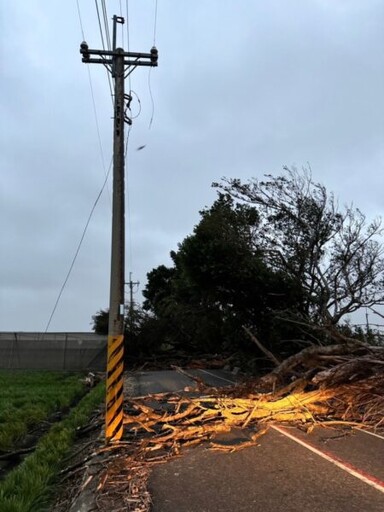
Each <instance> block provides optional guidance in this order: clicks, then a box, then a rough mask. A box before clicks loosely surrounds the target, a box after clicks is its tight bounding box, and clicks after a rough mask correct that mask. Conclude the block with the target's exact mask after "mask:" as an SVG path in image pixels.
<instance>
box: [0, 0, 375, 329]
mask: <svg viewBox="0 0 384 512" xmlns="http://www.w3.org/2000/svg"><path fill="white" fill-rule="evenodd" d="M155 3H156V2H155V1H154V0H129V2H128V7H129V43H130V50H131V51H140V52H148V51H149V50H150V48H151V46H152V45H153V42H154V19H155ZM120 5H121V6H122V11H123V12H122V15H123V16H126V2H125V1H121V2H118V1H112V0H107V9H108V16H109V17H112V15H113V14H118V15H120V14H121V13H120ZM79 6H80V12H81V19H82V24H83V29H84V35H85V39H86V41H87V42H88V45H89V47H90V48H101V40H100V32H99V26H98V20H97V15H96V8H95V2H94V1H93V0H79ZM0 9H1V13H0V19H1V26H0V32H1V36H0V37H1V55H0V58H1V89H2V90H1V95H0V116H1V151H0V162H1V163H0V165H1V191H0V193H1V197H0V230H1V265H0V272H1V278H0V286H1V297H0V299H1V304H0V330H1V331H5V330H14V331H22V330H24V331H43V330H45V328H46V325H47V322H48V319H49V316H50V314H51V312H52V308H53V306H54V304H55V301H56V299H57V296H58V293H59V291H60V288H61V286H62V284H63V281H64V278H65V276H66V274H67V272H68V269H69V266H70V264H71V261H72V258H73V256H74V253H75V251H76V248H77V245H78V243H79V240H80V237H81V234H82V231H83V229H84V226H85V223H86V220H87V217H88V215H89V212H90V210H91V208H92V205H93V203H94V201H95V199H96V197H97V195H98V193H99V191H100V189H101V186H102V184H103V181H104V176H105V172H106V169H107V168H108V165H109V162H110V159H111V148H112V120H111V117H112V103H111V96H110V91H109V87H108V80H107V73H106V71H105V69H104V67H103V66H101V65H91V66H89V65H86V64H83V63H82V62H81V56H80V54H79V45H80V43H81V41H82V39H83V36H82V31H81V27H80V23H79V16H78V11H77V5H76V1H75V0H72V1H69V0H68V1H65V2H63V1H62V0H60V1H56V0H50V1H47V0H46V1H43V0H33V1H31V2H26V1H25V0H12V1H11V0H8V1H6V0H3V1H2V2H1V8H0ZM383 26H384V2H383V1H382V0H268V1H265V0H253V1H251V0H242V1H241V0H228V1H225V0H209V1H208V0H204V1H203V0H194V1H192V0H188V1H187V0H158V11H157V24H156V33H155V42H156V46H157V48H158V50H159V67H158V68H156V69H153V70H152V71H151V76H150V83H151V89H152V96H153V101H154V111H153V109H152V101H151V95H150V93H149V87H148V73H149V68H137V69H136V70H135V71H134V72H133V74H132V89H133V90H134V91H135V93H136V94H137V95H138V97H139V98H140V102H141V113H140V116H139V117H138V118H137V119H135V120H134V124H133V128H132V131H131V134H130V139H129V149H128V156H127V169H126V170H127V176H128V198H129V201H128V203H129V208H128V209H127V246H128V247H127V255H126V273H127V280H128V277H129V272H133V279H134V280H135V281H136V280H139V281H140V283H141V284H140V288H141V289H142V288H143V287H144V285H145V280H146V273H147V272H149V271H150V270H151V269H152V268H154V267H156V266H157V265H159V264H169V263H170V259H169V251H170V250H172V249H176V248H177V244H178V243H179V242H181V241H182V240H183V238H184V237H185V236H187V235H188V234H190V233H191V232H192V230H193V227H194V225H195V224H196V223H197V222H198V220H199V214H198V212H199V210H200V209H202V208H203V207H204V206H209V205H210V204H212V202H213V201H214V199H215V196H216V192H215V191H214V190H212V189H211V183H212V182H213V181H218V180H220V178H221V177H223V176H227V177H238V178H242V179H244V180H246V179H248V178H251V177H262V175H263V174H264V173H272V174H279V173H280V171H281V169H282V167H283V166H284V165H289V166H290V165H296V166H298V167H301V166H303V165H306V163H307V162H309V163H310V165H311V167H312V172H313V178H314V180H315V181H319V182H322V183H323V184H325V185H326V187H327V188H328V190H330V191H334V192H335V194H336V195H337V196H338V198H339V201H340V203H341V204H343V203H350V202H353V203H354V204H355V206H358V207H359V208H361V210H362V211H363V212H364V213H366V214H367V215H368V216H370V217H374V216H376V215H383V213H384V143H383V141H384V57H383V55H384V31H383ZM123 34H124V47H125V49H127V32H126V27H124V32H123V33H122V32H120V31H119V45H122V44H123V40H122V37H123ZM87 66H89V71H90V73H91V79H92V87H93V91H94V97H95V103H96V112H97V118H98V122H99V129H100V138H101V146H102V150H103V151H102V153H101V150H100V144H99V140H98V132H97V128H96V123H95V114H94V109H93V103H92V96H91V92H90V91H91V89H90V84H89V77H88V70H87ZM126 87H127V88H128V80H127V84H126ZM132 110H133V113H134V114H136V113H138V111H139V105H138V102H137V101H136V100H134V101H133V102H132ZM152 114H153V123H152V127H151V128H150V129H149V124H150V120H151V117H152ZM143 145H145V148H144V149H142V150H141V151H137V148H138V147H139V146H143ZM103 160H104V164H103ZM111 190H112V187H111V184H109V191H108V190H106V191H105V193H104V194H103V196H102V197H101V199H100V201H99V203H98V205H97V207H96V209H95V212H94V215H93V217H92V220H91V223H90V225H89V228H88V231H87V234H86V237H85V239H84V242H83V245H82V248H81V251H80V253H79V256H78V258H77V261H76V263H75V266H74V268H73V271H72V273H71V275H70V278H69V280H68V283H67V286H66V287H65V290H64V292H63V295H62V297H61V300H60V302H59V304H58V307H57V310H56V313H55V315H54V317H53V319H52V322H51V325H50V328H49V330H50V331H77V330H90V327H91V325H90V322H91V317H92V315H93V314H94V313H95V312H96V311H98V310H99V309H100V308H105V307H107V306H108V303H109V274H110V231H111V200H110V191H111ZM128 198H127V199H128ZM139 297H140V293H138V294H137V295H136V298H137V299H139Z"/></svg>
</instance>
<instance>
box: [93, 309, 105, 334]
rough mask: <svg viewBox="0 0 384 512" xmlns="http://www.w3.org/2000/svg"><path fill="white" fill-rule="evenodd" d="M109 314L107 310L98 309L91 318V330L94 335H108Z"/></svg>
mask: <svg viewBox="0 0 384 512" xmlns="http://www.w3.org/2000/svg"><path fill="white" fill-rule="evenodd" d="M108 319H109V312H108V310H107V309H100V311H98V312H97V313H96V314H95V315H93V316H92V330H93V331H94V332H95V333H96V334H108Z"/></svg>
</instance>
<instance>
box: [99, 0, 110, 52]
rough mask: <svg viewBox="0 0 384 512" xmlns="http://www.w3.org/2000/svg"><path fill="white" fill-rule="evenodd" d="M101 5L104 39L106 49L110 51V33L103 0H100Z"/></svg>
mask: <svg viewBox="0 0 384 512" xmlns="http://www.w3.org/2000/svg"><path fill="white" fill-rule="evenodd" d="M101 7H102V9H103V18H104V28H105V39H106V41H107V47H108V50H109V51H111V35H110V32H109V23H108V13H107V6H106V4H105V0H101Z"/></svg>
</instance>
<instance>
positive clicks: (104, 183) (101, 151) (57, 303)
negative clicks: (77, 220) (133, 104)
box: [43, 0, 113, 336]
mask: <svg viewBox="0 0 384 512" xmlns="http://www.w3.org/2000/svg"><path fill="white" fill-rule="evenodd" d="M76 4H77V12H78V16H79V23H80V29H81V34H82V37H83V40H85V36H84V27H83V22H82V17H81V11H80V5H79V0H76ZM87 69H88V79H89V86H90V90H91V96H92V103H93V109H94V115H95V122H96V129H97V135H98V140H99V149H100V154H101V161H102V164H103V168H104V171H105V177H104V182H103V185H102V187H101V190H100V192H99V193H98V195H97V197H96V200H95V202H94V204H93V206H92V208H91V211H90V213H89V215H88V219H87V222H86V223H85V227H84V229H83V232H82V235H81V237H80V241H79V243H78V246H77V249H76V251H75V255H74V257H73V258H72V262H71V265H70V267H69V270H68V272H67V275H66V276H65V279H64V282H63V284H62V286H61V288H60V291H59V294H58V296H57V298H56V302H55V304H54V306H53V309H52V312H51V314H50V317H49V319H48V322H47V325H46V327H45V330H44V334H43V336H44V335H45V334H47V332H48V329H49V326H50V325H51V322H52V318H53V316H54V314H55V312H56V309H57V306H58V305H59V302H60V299H61V296H62V294H63V292H64V289H65V287H66V285H67V282H68V279H69V277H70V275H71V273H72V270H73V267H74V265H75V262H76V259H77V256H78V254H79V252H80V249H81V246H82V243H83V241H84V238H85V235H86V232H87V229H88V226H89V223H90V221H91V218H92V215H93V212H94V211H95V208H96V206H97V203H98V202H99V200H100V197H101V195H102V193H103V191H104V189H105V187H106V186H107V183H108V178H109V174H110V172H111V168H112V162H113V159H111V162H110V164H109V168H108V171H106V168H105V159H104V152H103V146H102V143H101V136H100V128H99V122H98V117H97V110H96V102H95V97H94V93H93V85H92V77H91V73H90V70H89V67H88V66H87Z"/></svg>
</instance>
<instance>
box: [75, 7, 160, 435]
mask: <svg viewBox="0 0 384 512" xmlns="http://www.w3.org/2000/svg"><path fill="white" fill-rule="evenodd" d="M118 23H119V24H123V23H124V18H122V17H120V16H116V15H115V16H113V37H112V40H113V47H112V51H107V50H91V49H90V48H88V45H87V43H86V42H85V41H83V42H82V43H81V45H80V53H81V54H82V56H83V58H82V61H83V62H85V63H87V64H103V65H104V66H105V67H106V68H107V69H108V71H109V72H110V73H111V75H112V77H113V78H114V79H115V102H114V126H113V198H112V252H111V284H110V299H109V324H108V356H107V390H106V393H107V394H106V418H105V438H106V440H107V441H118V440H119V439H121V436H122V435H123V370H124V284H125V279H124V274H125V272H124V266H125V265H124V261H125V209H124V208H125V207H124V124H125V123H127V124H132V120H131V119H130V118H129V117H128V115H127V110H128V109H129V106H130V102H131V100H132V97H131V96H130V95H129V94H125V93H124V79H125V78H126V77H127V76H128V75H130V74H131V73H132V71H133V70H134V69H135V68H136V67H137V66H157V60H158V52H157V49H156V48H155V47H153V48H152V49H151V51H150V53H136V52H125V51H124V50H123V49H122V48H116V31H117V30H116V29H117V24H118Z"/></svg>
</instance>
